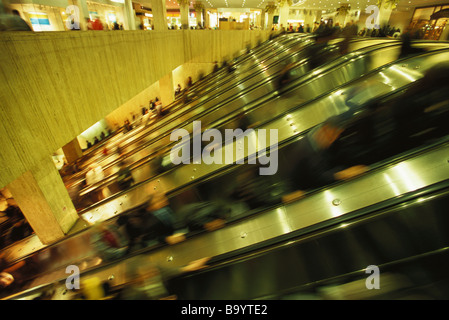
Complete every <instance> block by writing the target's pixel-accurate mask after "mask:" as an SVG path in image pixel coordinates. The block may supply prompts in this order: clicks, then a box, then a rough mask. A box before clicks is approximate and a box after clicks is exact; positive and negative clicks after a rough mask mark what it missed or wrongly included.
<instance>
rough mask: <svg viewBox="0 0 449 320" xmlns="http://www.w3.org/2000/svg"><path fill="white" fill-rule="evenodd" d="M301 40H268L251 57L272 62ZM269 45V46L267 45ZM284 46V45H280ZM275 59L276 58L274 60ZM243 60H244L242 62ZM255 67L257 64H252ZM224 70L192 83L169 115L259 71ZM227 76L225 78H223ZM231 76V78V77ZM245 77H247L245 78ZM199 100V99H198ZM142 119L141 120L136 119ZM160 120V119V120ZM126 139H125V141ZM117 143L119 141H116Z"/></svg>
mask: <svg viewBox="0 0 449 320" xmlns="http://www.w3.org/2000/svg"><path fill="white" fill-rule="evenodd" d="M300 43H301V42H300V40H297V39H295V38H289V37H283V38H281V39H280V40H279V41H277V42H273V41H271V42H268V43H266V44H264V45H263V46H262V47H261V49H264V50H256V51H255V52H252V53H251V57H253V56H254V58H253V59H255V60H259V61H264V62H265V61H268V64H272V62H270V61H276V60H277V59H279V57H278V55H281V57H282V56H285V55H286V54H288V53H290V50H291V47H295V46H297V45H298V44H300ZM267 46H268V47H267ZM280 46H282V47H280ZM248 56H249V55H248V54H247V55H243V57H246V59H245V58H241V59H238V60H237V61H235V62H234V65H235V67H236V68H239V70H240V67H241V66H240V64H241V63H243V62H245V63H247V60H248ZM273 59H274V60H273ZM242 61H243V62H242ZM252 67H253V68H254V67H255V65H252ZM222 69H223V70H219V71H218V72H216V73H212V74H211V75H210V76H209V77H206V78H205V79H203V80H202V81H199V82H197V83H195V84H193V85H192V87H191V88H189V92H190V93H192V96H191V97H190V100H191V101H190V102H189V103H188V105H184V103H183V100H182V99H178V100H175V101H174V102H173V103H172V104H170V105H168V106H166V107H165V108H164V110H167V111H169V112H170V113H171V114H170V115H169V116H168V117H167V118H170V119H171V117H173V113H174V112H181V111H183V110H184V111H185V110H190V109H192V108H193V107H194V106H195V105H196V104H198V103H201V102H204V101H205V100H210V99H211V97H215V96H217V95H218V94H220V93H223V92H225V90H224V89H225V87H228V86H232V85H238V83H239V81H242V80H243V81H244V80H245V79H248V78H251V76H252V72H254V71H255V72H256V73H257V72H258V71H257V70H252V71H251V70H250V68H248V67H246V68H244V69H245V70H246V72H245V74H243V75H237V76H236V74H235V73H233V76H232V77H231V76H230V75H229V72H228V71H227V69H226V68H222ZM223 78H225V80H223ZM230 78H231V79H230ZM243 78H245V79H243ZM223 83H225V87H224V86H223ZM210 91H214V93H213V94H210ZM196 100H199V101H196ZM148 120H149V119H146V120H145V121H148ZM166 120H167V119H164V120H163V122H165V121H166ZM136 121H140V120H136ZM158 122H159V121H158ZM153 123H154V121H152V122H150V121H148V125H150V124H153ZM142 129H144V128H139V130H133V140H137V139H138V138H139V137H142V136H143V135H146V134H147V133H146V131H142ZM127 139H129V137H122V139H121V140H120V141H119V143H120V144H123V145H125V146H126V145H127V144H128V143H129V142H127ZM123 140H124V141H123ZM115 143H116V144H117V141H115ZM99 155H100V156H101V150H100V152H99V153H98V154H97V157H94V156H93V155H92V154H90V155H89V157H90V158H91V159H90V160H89V161H88V162H87V163H86V164H84V166H87V165H88V164H89V163H91V162H92V161H95V160H97V158H98V156H99Z"/></svg>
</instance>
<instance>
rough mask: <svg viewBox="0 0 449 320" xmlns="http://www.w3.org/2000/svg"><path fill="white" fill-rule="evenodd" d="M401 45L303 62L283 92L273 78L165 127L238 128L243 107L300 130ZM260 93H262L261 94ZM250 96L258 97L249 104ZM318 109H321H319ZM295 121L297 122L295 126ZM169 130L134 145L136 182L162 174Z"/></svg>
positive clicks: (325, 115)
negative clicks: (159, 164)
mask: <svg viewBox="0 0 449 320" xmlns="http://www.w3.org/2000/svg"><path fill="white" fill-rule="evenodd" d="M430 45H434V46H435V48H440V47H444V45H442V44H438V43H433V44H430ZM399 49H400V46H399V44H398V43H393V44H391V45H389V46H381V47H377V46H374V48H371V47H367V48H366V51H364V53H365V54H362V53H363V51H362V53H361V52H359V51H356V52H355V53H354V54H353V55H347V56H344V57H342V58H341V59H339V60H336V61H333V62H331V63H330V64H328V65H326V66H325V67H323V68H322V70H317V73H316V74H307V75H306V76H305V77H302V75H303V74H305V72H306V70H307V68H306V67H305V66H304V65H303V64H300V65H299V66H298V68H297V69H295V71H294V72H296V73H297V77H298V79H297V81H293V82H292V83H291V84H290V85H289V86H288V87H286V88H285V90H286V91H283V93H284V94H283V95H279V94H278V92H277V91H274V92H273V91H272V90H273V84H272V82H269V83H268V84H267V85H266V86H261V87H259V88H257V89H255V90H254V91H252V94H254V95H255V98H251V97H248V98H242V99H238V100H234V101H233V102H232V103H231V104H228V105H226V106H225V107H222V108H219V109H217V110H215V111H213V112H212V111H209V112H208V113H202V114H201V117H189V118H185V119H183V118H178V121H179V122H181V123H179V122H176V123H173V124H171V125H167V126H166V128H167V130H168V129H170V128H171V129H178V128H183V129H186V130H187V131H189V132H192V131H193V128H192V125H193V121H195V120H200V121H201V125H202V126H203V128H204V127H206V128H231V129H235V128H239V116H240V115H241V112H242V111H243V112H245V113H246V116H247V117H250V118H251V119H252V120H251V122H253V123H254V122H256V123H257V122H259V123H263V121H265V119H269V120H270V121H271V123H273V125H270V128H273V129H276V128H283V127H284V126H285V125H286V124H288V125H289V126H290V127H291V129H293V131H294V132H295V133H298V134H299V133H300V132H302V131H303V130H306V129H308V128H311V127H312V126H314V125H316V124H318V123H321V122H322V121H323V120H325V119H326V118H328V117H329V116H331V115H332V114H338V113H339V112H342V111H343V109H339V108H340V106H338V105H336V106H333V108H334V109H331V108H330V106H332V105H335V104H336V103H337V102H340V103H342V105H341V107H342V108H346V104H345V103H344V101H343V99H346V98H345V94H344V92H343V91H338V90H333V92H335V93H336V95H332V96H331V98H329V99H328V100H326V101H325V102H323V101H321V102H320V99H321V98H323V97H324V96H326V95H327V94H328V93H329V91H328V90H329V89H328V88H333V87H335V88H336V87H341V86H342V85H344V84H345V83H347V82H348V81H349V82H350V81H355V80H356V79H358V77H359V76H362V75H364V74H365V73H367V72H368V71H369V70H373V69H376V68H379V67H382V66H383V65H384V64H388V62H389V61H394V59H395V57H396V56H397V54H398V51H399ZM387 70H389V69H387ZM320 72H322V74H323V75H324V76H321V77H319V76H317V74H319V73H320ZM388 72H390V71H388ZM381 75H383V73H381ZM381 77H382V76H380V78H379V79H377V80H368V82H367V83H369V81H374V82H376V83H383V82H382V79H383V78H381ZM407 81H408V80H407ZM391 88H392V87H391V86H388V84H387V85H385V88H379V90H390V89H391ZM338 95H340V96H338ZM258 96H262V98H260V99H257V97H258ZM313 99H316V101H315V102H314V104H319V105H320V106H317V107H314V106H313V105H314V104H313V105H312V106H308V104H309V102H308V101H310V100H313ZM245 100H248V101H254V102H253V103H249V104H246V103H245ZM274 106H276V107H274ZM242 108H243V110H242ZM302 108H305V110H302V111H300V109H302ZM335 108H337V110H335ZM312 109H315V111H311V110H312ZM289 110H291V111H293V110H296V111H295V112H296V113H298V116H297V117H296V119H295V117H294V116H292V115H290V116H289V114H288V112H289ZM316 110H321V111H320V112H319V113H318V112H316ZM334 112H336V113H334ZM287 117H288V119H287ZM310 117H313V118H314V120H311V121H313V122H312V123H309V122H308V121H307V122H306V123H304V122H305V121H304V120H299V119H300V118H301V119H311V118H310ZM274 119H278V120H277V122H274ZM301 123H304V124H305V127H301V126H302V124H301ZM292 124H294V125H293V126H292ZM257 127H261V126H260V125H259V126H256V127H254V128H257ZM267 129H268V128H267ZM286 132H288V133H287V134H290V131H286ZM170 134H171V132H170V131H167V133H166V134H159V135H157V137H155V138H158V139H157V142H156V143H154V144H153V143H151V142H150V143H149V145H146V146H145V148H143V149H142V150H140V149H137V148H135V149H134V150H133V151H132V152H133V157H132V159H134V160H133V161H130V162H131V163H132V164H131V170H132V172H133V177H134V180H135V181H136V182H140V183H142V182H144V181H146V180H147V179H149V178H151V176H152V175H153V176H154V175H157V172H155V171H154V167H155V165H154V162H152V161H154V160H155V159H154V153H153V152H152V151H151V150H154V149H156V148H158V146H161V145H162V146H164V147H165V148H164V149H162V150H165V154H166V155H165V158H164V160H163V161H164V162H165V163H167V162H169V154H167V152H169V151H170V150H171V148H172V147H173V146H174V145H175V144H176V142H173V141H171V138H170ZM150 137H151V135H150ZM150 137H149V138H150ZM281 140H282V139H281ZM158 154H161V151H158ZM200 170H201V171H202V169H200V168H197V169H196V170H195V171H191V173H192V174H193V173H195V172H196V171H200ZM208 172H210V171H208ZM192 176H194V177H195V176H196V175H191V176H190V177H192ZM114 179H115V176H112V177H109V178H108V179H106V180H105V181H103V182H102V183H98V184H96V185H92V186H89V187H88V188H85V189H83V190H81V194H87V193H88V192H91V191H93V190H95V189H96V188H102V187H105V186H107V185H108V184H110V183H112V182H113V181H114ZM106 200H107V199H106ZM85 211H91V210H90V209H87V210H84V211H82V212H81V213H82V214H83V213H84V212H85Z"/></svg>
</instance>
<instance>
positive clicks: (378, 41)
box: [115, 39, 395, 162]
mask: <svg viewBox="0 0 449 320" xmlns="http://www.w3.org/2000/svg"><path fill="white" fill-rule="evenodd" d="M353 42H354V43H357V42H362V43H363V42H365V43H366V42H374V44H371V45H364V46H363V47H364V48H365V51H366V49H367V48H368V47H370V48H374V47H375V46H377V45H379V44H385V43H388V42H390V44H391V43H394V42H395V41H393V40H390V41H385V40H382V41H381V40H375V41H374V40H371V39H369V40H365V39H363V40H360V39H358V40H354V41H353ZM306 46H307V45H306ZM360 49H361V48H357V50H360ZM298 54H299V52H297V53H295V54H294V55H293V56H296V55H298ZM293 56H291V57H289V58H287V59H292V57H293ZM280 62H281V61H279V63H280ZM331 62H332V61H330V62H329V63H331ZM330 67H332V66H330ZM251 77H252V78H254V76H251ZM272 77H275V76H274V75H273V76H272ZM272 77H270V79H271V78H272ZM266 80H267V79H265V80H264V81H263V83H265V82H268V81H266ZM268 80H269V79H268ZM260 84H261V83H260ZM260 84H259V85H260ZM255 87H256V86H252V87H251V88H246V91H249V90H253V89H254V88H255ZM257 87H259V86H257ZM231 90H232V88H231ZM246 91H245V92H246ZM284 91H285V90H284ZM242 94H243V93H242V92H240V93H239V94H238V96H235V97H233V98H232V99H231V100H235V99H237V98H238V97H240V96H242ZM209 100H211V99H209ZM209 100H205V101H203V103H207V102H208V101H209ZM212 100H213V99H212ZM228 100H229V99H228ZM221 103H222V104H223V103H224V102H223V101H221ZM200 106H201V105H195V108H198V107H200ZM161 120H162V123H161V124H160V126H162V125H163V124H164V123H165V122H167V119H166V118H163V119H161ZM175 120H176V119H175ZM150 132H151V130H150ZM145 134H147V132H145ZM124 139H125V138H124ZM132 139H133V140H132V141H131V142H129V143H128V144H127V145H125V146H123V148H128V147H129V144H132V143H136V142H138V141H137V140H135V139H136V138H135V135H133V138H132ZM128 140H130V139H128ZM138 140H139V139H138ZM134 152H135V150H134ZM115 162H117V161H115Z"/></svg>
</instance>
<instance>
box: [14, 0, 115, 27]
mask: <svg viewBox="0 0 449 320" xmlns="http://www.w3.org/2000/svg"><path fill="white" fill-rule="evenodd" d="M120 1H122V0H115V1H113V2H115V3H117V5H110V4H103V3H97V2H90V1H86V3H87V8H88V10H89V18H90V19H91V20H94V19H97V18H98V19H100V20H101V22H102V23H103V25H104V28H105V29H113V24H114V23H115V22H117V23H118V24H119V25H121V24H123V22H124V18H123V4H122V3H121V2H120ZM69 4H70V3H69ZM9 7H10V8H11V10H17V11H18V12H19V13H20V16H21V17H22V18H23V19H24V20H25V21H26V22H27V23H28V24H29V25H30V26H31V27H32V29H33V31H36V32H40V31H67V30H69V28H68V27H67V26H68V25H69V26H70V21H69V19H71V18H70V17H71V13H70V12H66V10H67V7H55V6H50V5H39V4H33V3H26V4H14V3H12V4H10V5H9Z"/></svg>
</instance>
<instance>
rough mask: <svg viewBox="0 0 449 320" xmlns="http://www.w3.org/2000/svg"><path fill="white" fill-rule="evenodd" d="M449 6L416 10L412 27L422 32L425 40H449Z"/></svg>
mask: <svg viewBox="0 0 449 320" xmlns="http://www.w3.org/2000/svg"><path fill="white" fill-rule="evenodd" d="M448 20H449V4H445V5H439V6H431V7H421V8H416V9H415V12H414V13H413V16H412V21H411V23H410V27H411V28H412V29H415V30H419V31H420V32H421V37H422V38H423V39H429V40H447V36H448V30H447V29H448V28H449V25H448V23H447V21H448Z"/></svg>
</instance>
